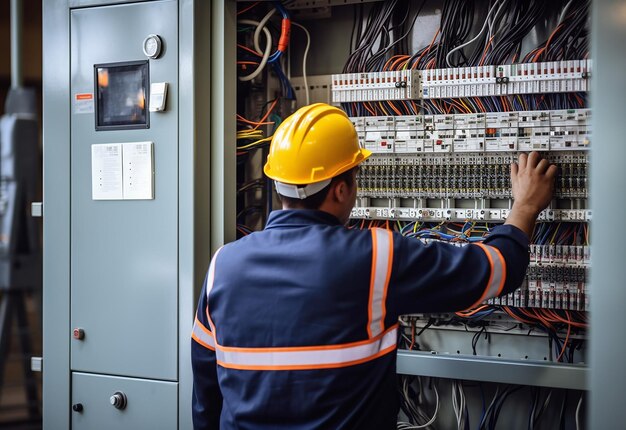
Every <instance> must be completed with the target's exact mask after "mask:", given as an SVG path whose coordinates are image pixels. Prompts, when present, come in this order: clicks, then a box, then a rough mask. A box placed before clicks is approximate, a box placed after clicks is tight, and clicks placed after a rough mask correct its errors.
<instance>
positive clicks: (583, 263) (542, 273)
mask: <svg viewBox="0 0 626 430" xmlns="http://www.w3.org/2000/svg"><path fill="white" fill-rule="evenodd" d="M419 240H421V241H422V242H424V243H429V242H433V241H437V240H438V239H419ZM449 243H452V244H453V245H455V246H467V243H465V242H449ZM590 264H591V256H590V247H589V246H573V245H572V246H569V245H530V264H529V266H528V270H527V272H526V278H525V280H524V282H523V284H522V286H521V287H520V288H519V289H517V290H515V291H514V292H512V293H510V294H508V295H505V296H501V297H496V298H493V299H489V300H488V301H487V302H485V303H487V304H491V305H498V306H512V307H531V308H546V309H565V310H577V311H586V310H588V309H589V295H588V291H587V284H586V281H587V276H588V275H589V273H588V271H589V267H590Z"/></svg>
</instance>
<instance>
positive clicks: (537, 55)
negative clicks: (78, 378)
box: [533, 23, 564, 63]
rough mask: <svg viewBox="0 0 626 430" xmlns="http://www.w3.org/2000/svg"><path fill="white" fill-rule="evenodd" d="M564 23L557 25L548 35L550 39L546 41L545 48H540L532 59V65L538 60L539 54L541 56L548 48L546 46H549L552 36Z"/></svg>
mask: <svg viewBox="0 0 626 430" xmlns="http://www.w3.org/2000/svg"><path fill="white" fill-rule="evenodd" d="M563 24H564V23H561V24H559V25H558V26H557V27H556V28H555V29H554V31H553V32H552V34H551V35H550V37H548V41H547V42H546V46H544V47H543V48H541V49H540V50H539V51H538V52H537V54H536V55H535V57H534V58H533V63H534V62H536V61H537V60H538V59H539V56H541V54H543V53H544V52H545V50H546V49H547V48H548V46H550V42H551V41H552V38H553V37H554V35H555V34H556V33H557V32H558V31H559V30H560V29H561V27H563Z"/></svg>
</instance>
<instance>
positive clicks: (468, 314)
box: [455, 305, 489, 317]
mask: <svg viewBox="0 0 626 430" xmlns="http://www.w3.org/2000/svg"><path fill="white" fill-rule="evenodd" d="M488 307H489V306H488V305H481V306H479V307H477V308H476V309H471V310H466V311H459V312H455V314H456V315H458V316H460V317H471V316H472V315H474V314H476V313H478V312H480V311H482V310H485V309H487V308H488Z"/></svg>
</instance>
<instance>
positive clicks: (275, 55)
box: [267, 1, 289, 63]
mask: <svg viewBox="0 0 626 430" xmlns="http://www.w3.org/2000/svg"><path fill="white" fill-rule="evenodd" d="M274 7H276V10H278V11H279V12H280V14H281V15H282V16H283V19H289V12H287V9H285V8H284V7H283V5H282V4H281V3H280V2H279V1H276V2H274ZM282 54H283V53H282V51H278V50H277V51H276V52H274V53H273V54H272V55H270V57H269V59H268V60H267V62H268V63H275V62H276V61H278V59H279V58H280V56H281V55H282Z"/></svg>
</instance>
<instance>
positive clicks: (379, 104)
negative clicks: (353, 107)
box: [378, 102, 389, 115]
mask: <svg viewBox="0 0 626 430" xmlns="http://www.w3.org/2000/svg"><path fill="white" fill-rule="evenodd" d="M378 106H380V110H382V111H383V113H384V114H385V115H389V114H388V113H387V111H386V110H385V108H384V107H383V104H382V103H381V102H378Z"/></svg>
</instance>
